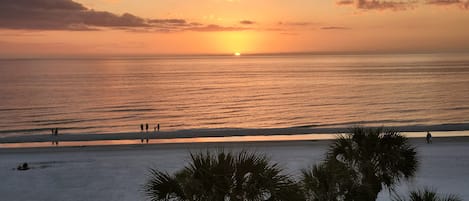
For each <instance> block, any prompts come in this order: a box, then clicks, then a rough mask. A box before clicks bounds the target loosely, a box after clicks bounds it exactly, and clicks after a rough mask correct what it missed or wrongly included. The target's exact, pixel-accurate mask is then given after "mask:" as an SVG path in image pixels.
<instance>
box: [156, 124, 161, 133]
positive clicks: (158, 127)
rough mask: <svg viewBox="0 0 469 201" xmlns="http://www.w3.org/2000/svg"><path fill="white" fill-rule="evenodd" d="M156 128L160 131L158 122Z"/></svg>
mask: <svg viewBox="0 0 469 201" xmlns="http://www.w3.org/2000/svg"><path fill="white" fill-rule="evenodd" d="M156 128H157V129H158V132H160V124H158V125H157V126H156Z"/></svg>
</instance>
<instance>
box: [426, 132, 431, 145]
mask: <svg viewBox="0 0 469 201" xmlns="http://www.w3.org/2000/svg"><path fill="white" fill-rule="evenodd" d="M426 138H427V144H431V143H432V134H431V133H430V131H428V132H427V137H426Z"/></svg>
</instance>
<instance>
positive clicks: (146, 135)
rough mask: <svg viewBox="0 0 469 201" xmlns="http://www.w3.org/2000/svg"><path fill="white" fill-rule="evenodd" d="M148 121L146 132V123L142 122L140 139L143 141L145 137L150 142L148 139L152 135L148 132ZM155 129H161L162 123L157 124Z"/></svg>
mask: <svg viewBox="0 0 469 201" xmlns="http://www.w3.org/2000/svg"><path fill="white" fill-rule="evenodd" d="M148 128H149V126H148V123H146V124H145V133H144V132H143V131H144V130H143V129H144V125H143V124H140V131H141V133H142V136H141V138H140V141H141V142H142V143H143V141H144V139H145V140H146V142H147V143H148V141H149V140H150V136H149V135H148V134H147V133H148ZM153 131H154V132H156V131H158V132H159V131H160V124H159V123H157V124H156V126H154V127H153Z"/></svg>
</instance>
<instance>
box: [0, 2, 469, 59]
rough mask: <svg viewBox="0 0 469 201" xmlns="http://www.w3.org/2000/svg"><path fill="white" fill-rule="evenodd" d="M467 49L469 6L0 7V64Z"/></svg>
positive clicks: (190, 4)
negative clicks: (9, 60) (64, 58)
mask: <svg viewBox="0 0 469 201" xmlns="http://www.w3.org/2000/svg"><path fill="white" fill-rule="evenodd" d="M468 50H469V1H467V0H415V1H414V0H413V1H405V0H403V1H392V0H388V1H374V0H370V1H367V0H340V1H328V0H327V1H326V0H288V1H286V0H138V1H135V0H73V1H72V0H0V56H3V57H8V56H47V55H106V54H109V55H113V54H115V55H121V54H125V55H136V54H232V53H233V52H241V53H278V52H420V51H423V52H452V51H458V52H459V51H468Z"/></svg>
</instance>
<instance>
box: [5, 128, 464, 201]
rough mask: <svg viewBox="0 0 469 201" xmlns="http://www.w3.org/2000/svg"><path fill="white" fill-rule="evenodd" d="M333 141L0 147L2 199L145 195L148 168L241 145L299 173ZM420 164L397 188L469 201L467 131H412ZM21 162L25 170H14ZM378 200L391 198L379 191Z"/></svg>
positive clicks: (129, 200)
mask: <svg viewBox="0 0 469 201" xmlns="http://www.w3.org/2000/svg"><path fill="white" fill-rule="evenodd" d="M330 142H331V141H327V140H322V141H287V142H283V141H279V142H233V143H182V144H149V145H147V144H144V145H117V146H90V147H49V148H20V149H11V148H8V149H0V161H1V163H0V178H2V182H1V184H0V195H1V200H9V201H29V200H31V201H33V200H44V201H45V200H47V201H79V200H80V201H81V200H86V201H102V200H120V201H135V200H146V198H145V196H144V193H143V192H142V185H143V184H144V183H145V181H146V179H147V178H148V170H149V168H157V169H160V170H166V171H168V172H174V171H176V170H179V169H181V168H182V167H183V166H184V165H185V164H186V162H187V161H188V159H189V152H190V151H205V150H206V149H212V150H216V149H220V148H224V149H225V150H235V151H236V150H241V149H247V150H252V151H256V152H260V153H265V154H267V155H268V156H270V157H271V158H272V160H273V161H275V162H278V163H280V164H281V166H283V167H284V168H285V169H286V171H287V173H289V174H292V175H298V174H299V171H300V170H301V169H302V168H306V167H308V166H310V165H312V164H315V163H317V162H319V161H320V160H321V159H322V158H323V154H324V152H325V151H326V150H327V146H328V144H329V143H330ZM411 142H412V143H413V144H414V145H415V146H416V147H417V149H418V157H419V160H420V168H419V170H418V172H417V175H416V177H415V178H414V179H413V180H411V181H409V182H408V183H407V182H406V183H403V184H402V185H400V186H399V187H398V190H399V191H403V192H405V191H407V190H408V189H414V188H416V187H424V186H428V187H434V188H436V189H438V191H439V192H444V193H454V194H458V195H460V196H461V198H462V199H463V200H469V191H467V189H469V182H467V178H469V138H468V137H448V138H434V142H433V144H425V143H424V139H421V138H413V139H411ZM23 162H27V163H29V165H30V167H31V169H30V170H27V171H18V170H16V167H17V166H18V165H19V164H20V163H23ZM379 200H381V201H386V200H389V194H388V192H387V191H383V192H382V193H381V194H380V196H379Z"/></svg>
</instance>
